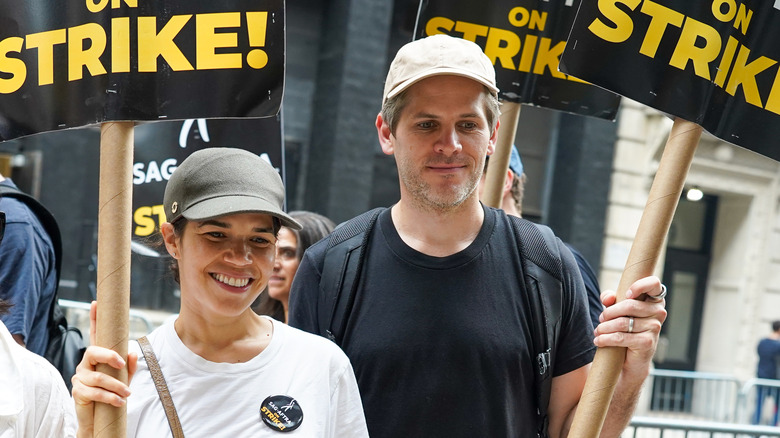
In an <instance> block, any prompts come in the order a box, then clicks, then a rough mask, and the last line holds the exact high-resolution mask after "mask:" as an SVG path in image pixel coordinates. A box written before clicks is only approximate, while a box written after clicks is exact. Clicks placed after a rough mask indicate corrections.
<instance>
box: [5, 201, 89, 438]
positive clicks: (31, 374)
mask: <svg viewBox="0 0 780 438" xmlns="http://www.w3.org/2000/svg"><path fill="white" fill-rule="evenodd" d="M4 231H5V213H4V212H2V211H0V242H2V241H3V232H4ZM10 308H11V303H9V302H8V301H5V300H3V299H0V316H2V315H5V314H6V313H8V310H9V309H10ZM0 388H2V390H0V438H24V437H33V436H40V437H44V436H47V437H48V436H51V437H63V438H72V437H75V436H76V413H75V411H74V409H73V400H71V398H70V395H69V394H68V390H67V388H66V387H65V382H63V381H62V377H61V376H60V373H59V371H57V370H56V369H55V368H54V367H53V366H52V365H51V364H50V363H49V362H48V361H47V360H46V359H44V358H43V357H41V356H38V355H37V354H35V353H32V352H30V351H27V350H26V349H25V348H23V347H22V346H21V345H18V343H17V341H16V340H15V339H14V338H13V336H11V333H10V332H9V331H8V329H7V328H6V327H5V324H3V322H2V321H0Z"/></svg>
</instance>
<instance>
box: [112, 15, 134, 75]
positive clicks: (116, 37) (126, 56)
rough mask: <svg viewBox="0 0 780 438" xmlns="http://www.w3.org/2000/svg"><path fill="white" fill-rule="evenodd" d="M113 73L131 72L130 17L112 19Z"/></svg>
mask: <svg viewBox="0 0 780 438" xmlns="http://www.w3.org/2000/svg"><path fill="white" fill-rule="evenodd" d="M111 71H112V72H114V73H127V72H129V71H130V17H117V18H112V19H111Z"/></svg>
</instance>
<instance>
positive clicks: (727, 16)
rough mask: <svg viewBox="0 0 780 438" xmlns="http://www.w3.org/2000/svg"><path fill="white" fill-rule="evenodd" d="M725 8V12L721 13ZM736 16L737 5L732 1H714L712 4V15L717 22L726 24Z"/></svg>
mask: <svg viewBox="0 0 780 438" xmlns="http://www.w3.org/2000/svg"><path fill="white" fill-rule="evenodd" d="M723 6H726V11H725V12H724V11H723ZM736 14H737V3H736V2H735V1H734V0H715V1H713V2H712V15H713V16H714V17H715V18H717V19H718V20H720V21H722V22H724V23H728V22H729V21H731V20H733V19H734V16H735V15H736Z"/></svg>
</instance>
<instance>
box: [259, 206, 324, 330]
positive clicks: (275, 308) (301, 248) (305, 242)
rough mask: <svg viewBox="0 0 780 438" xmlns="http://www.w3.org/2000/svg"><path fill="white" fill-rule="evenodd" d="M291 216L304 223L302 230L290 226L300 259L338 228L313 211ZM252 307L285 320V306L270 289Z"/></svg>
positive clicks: (260, 312)
mask: <svg viewBox="0 0 780 438" xmlns="http://www.w3.org/2000/svg"><path fill="white" fill-rule="evenodd" d="M290 216H291V217H292V218H293V219H295V220H296V221H298V222H299V223H300V224H301V225H303V229H301V230H293V229H291V228H288V229H289V230H290V231H291V232H292V233H293V234H294V235H295V239H296V241H297V242H298V243H297V245H298V247H297V249H296V252H295V255H296V257H297V258H298V260H301V259H302V258H303V253H304V252H305V251H306V250H307V249H308V248H309V247H310V246H312V245H314V244H315V243H317V242H318V241H320V240H321V239H323V238H324V237H325V236H327V235H328V234H330V233H331V231H333V229H334V228H336V224H334V223H333V221H332V220H330V219H328V218H327V217H325V216H323V215H321V214H317V213H314V212H311V211H303V210H299V211H291V212H290ZM252 308H253V309H255V311H256V312H257V313H259V314H260V315H269V316H271V317H272V318H274V319H276V320H279V321H284V306H283V305H282V302H281V301H279V300H275V299H273V298H271V297H270V296H268V289H266V290H265V291H263V293H261V294H260V296H259V297H258V299H257V302H256V305H255V306H252Z"/></svg>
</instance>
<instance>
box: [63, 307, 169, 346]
mask: <svg viewBox="0 0 780 438" xmlns="http://www.w3.org/2000/svg"><path fill="white" fill-rule="evenodd" d="M58 303H59V305H60V307H62V309H63V311H64V312H66V316H67V318H68V324H69V325H71V326H74V327H78V328H79V330H81V333H82V334H83V335H84V341H85V342H89V306H90V303H84V302H81V301H71V300H65V299H62V298H60V299H59V300H58ZM129 323H130V324H129V329H130V338H131V339H135V338H138V337H140V336H144V335H146V334H148V333H149V332H151V331H152V330H154V324H152V322H151V321H150V320H149V318H147V317H146V315H144V313H143V312H141V311H139V310H136V309H130V321H129Z"/></svg>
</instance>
